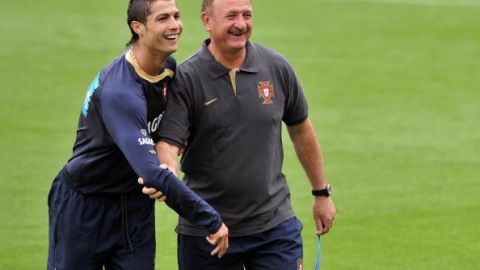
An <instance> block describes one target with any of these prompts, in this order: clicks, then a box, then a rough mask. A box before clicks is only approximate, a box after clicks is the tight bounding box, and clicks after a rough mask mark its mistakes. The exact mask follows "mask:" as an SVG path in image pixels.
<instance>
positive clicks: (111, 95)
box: [99, 54, 142, 102]
mask: <svg viewBox="0 0 480 270" xmlns="http://www.w3.org/2000/svg"><path fill="white" fill-rule="evenodd" d="M99 79H100V82H99V87H100V89H101V94H100V98H101V99H102V101H124V102H125V101H129V100H131V99H132V98H135V97H137V98H138V97H140V96H141V95H140V94H141V93H142V91H141V84H140V83H139V82H137V81H136V79H135V77H134V76H133V72H132V68H131V67H130V65H129V64H128V62H127V61H126V59H125V54H122V55H120V56H119V57H118V58H116V59H115V60H114V61H112V62H111V63H110V64H109V65H108V66H107V67H105V68H104V69H103V70H102V71H101V72H100V78H99Z"/></svg>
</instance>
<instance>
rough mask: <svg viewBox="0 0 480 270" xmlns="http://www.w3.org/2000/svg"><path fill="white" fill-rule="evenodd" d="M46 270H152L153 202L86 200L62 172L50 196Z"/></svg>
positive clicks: (137, 193) (134, 196)
mask: <svg viewBox="0 0 480 270" xmlns="http://www.w3.org/2000/svg"><path fill="white" fill-rule="evenodd" d="M48 207H49V251H48V261H47V270H54V269H55V270H64V269H65V270H76V269H78V270H102V269H106V270H117V269H118V270H120V269H122V270H123V269H125V270H127V269H128V270H131V269H138V270H153V269H154V259H155V216H154V215H155V212H154V200H152V199H150V198H149V197H148V196H146V195H144V194H143V193H142V192H141V189H140V187H139V189H136V190H134V191H131V192H129V193H126V194H121V195H120V194H119V195H109V194H102V195H100V194H96V195H84V194H82V193H80V192H78V191H77V190H76V189H75V187H74V186H73V185H72V184H71V183H70V182H69V180H68V179H67V175H66V173H65V172H64V171H63V170H62V171H61V172H60V173H59V175H58V176H57V177H56V178H55V180H54V182H53V184H52V187H51V189H50V193H49V196H48Z"/></svg>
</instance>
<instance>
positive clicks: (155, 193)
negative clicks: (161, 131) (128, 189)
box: [138, 141, 180, 202]
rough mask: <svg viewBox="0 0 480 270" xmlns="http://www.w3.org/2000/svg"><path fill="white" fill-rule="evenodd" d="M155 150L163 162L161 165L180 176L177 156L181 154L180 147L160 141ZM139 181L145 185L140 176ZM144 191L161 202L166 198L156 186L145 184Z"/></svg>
mask: <svg viewBox="0 0 480 270" xmlns="http://www.w3.org/2000/svg"><path fill="white" fill-rule="evenodd" d="M155 150H156V152H157V157H158V160H159V161H160V163H161V165H160V167H162V168H165V169H169V170H170V171H172V172H173V174H175V176H178V162H177V156H178V155H179V154H180V149H179V148H178V147H177V146H176V145H172V144H169V143H166V142H164V141H160V142H158V143H157V144H156V145H155ZM138 183H139V184H141V185H143V184H144V180H143V179H142V178H139V179H138ZM142 192H143V193H144V194H146V195H148V196H149V197H150V198H152V199H157V200H159V201H161V202H163V201H165V200H166V196H165V195H164V194H163V192H161V191H160V190H157V189H155V188H152V187H146V186H144V187H143V189H142Z"/></svg>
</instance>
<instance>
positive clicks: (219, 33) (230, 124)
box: [156, 0, 335, 270]
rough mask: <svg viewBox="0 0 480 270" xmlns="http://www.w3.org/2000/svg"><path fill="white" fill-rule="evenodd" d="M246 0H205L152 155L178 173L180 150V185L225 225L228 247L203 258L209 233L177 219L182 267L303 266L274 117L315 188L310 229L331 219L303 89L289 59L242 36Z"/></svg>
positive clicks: (247, 28) (246, 33) (289, 269)
mask: <svg viewBox="0 0 480 270" xmlns="http://www.w3.org/2000/svg"><path fill="white" fill-rule="evenodd" d="M252 17H253V11H252V3H251V0H221V1H220V0H204V1H203V6H202V13H201V18H202V22H203V24H204V26H205V29H206V30H207V31H208V33H209V35H210V38H209V39H207V40H206V41H205V43H204V44H203V47H202V48H201V49H200V50H199V51H198V52H197V53H196V54H194V55H193V56H192V57H190V58H189V59H188V60H186V61H185V62H184V63H182V64H180V65H179V67H178V71H177V76H176V79H175V80H174V84H173V85H172V88H173V90H172V94H171V97H170V100H169V104H168V105H167V110H166V113H165V115H164V117H163V120H162V123H161V124H160V129H159V130H158V134H159V138H160V142H159V143H158V144H157V146H156V148H157V152H158V154H159V158H160V160H161V162H162V163H167V164H168V166H169V167H170V168H171V169H172V170H176V166H177V165H176V155H177V154H178V152H179V151H180V150H181V149H183V148H185V152H184V154H183V156H182V170H183V171H184V172H185V182H186V184H187V185H188V186H189V187H190V188H191V189H192V190H194V191H195V192H196V193H197V194H199V195H200V196H201V197H202V198H204V199H205V200H206V201H207V202H209V203H210V204H211V205H212V206H214V207H215V209H217V210H218V211H219V213H220V214H221V216H222V218H223V220H224V221H225V223H226V224H227V225H228V227H229V234H230V239H229V243H230V247H229V250H228V252H227V254H226V255H225V256H224V257H223V258H222V259H218V258H215V257H211V256H205V255H204V253H205V252H206V251H207V250H208V244H207V245H206V244H205V243H203V242H202V239H203V237H204V236H205V235H207V234H208V232H207V231H205V230H204V229H203V228H201V227H199V226H197V225H195V224H192V223H191V222H189V221H188V220H186V219H184V218H180V222H179V225H178V227H177V230H178V233H179V235H178V243H179V244H178V260H179V265H180V269H182V270H193V269H195V270H202V269H205V270H216V269H223V270H225V269H228V270H240V269H244V268H245V269H247V270H254V269H255V270H256V269H262V270H264V269H272V270H273V269H275V270H278V269H282V270H293V269H302V268H301V265H302V252H303V251H302V239H301V230H302V225H301V223H300V221H299V220H297V219H296V218H295V214H294V212H293V210H292V207H291V205H290V193H289V189H288V186H287V182H286V178H285V176H284V175H283V173H282V171H281V170H282V163H283V149H282V141H281V126H282V121H283V122H285V123H286V125H287V128H288V131H289V133H290V137H291V139H292V141H293V144H294V147H295V150H296V152H297V156H298V158H299V160H300V162H301V164H302V166H303V167H304V169H305V171H306V174H307V176H308V178H309V180H310V182H311V185H312V188H313V191H312V193H313V194H314V195H315V197H314V199H313V216H314V220H315V222H316V226H317V233H318V234H324V233H327V232H328V231H329V230H330V228H331V227H332V224H333V219H334V217H335V206H334V204H333V201H332V198H331V197H330V186H329V185H327V183H326V181H325V177H324V170H323V162H322V157H321V153H320V146H319V144H318V142H317V139H316V135H315V132H314V129H313V127H312V124H311V122H310V120H309V119H308V112H307V103H306V100H305V97H304V95H303V92H302V89H301V86H300V84H299V82H298V80H297V78H296V76H295V74H294V72H293V70H292V68H291V66H290V65H289V64H288V62H287V60H286V59H285V58H284V57H283V56H281V55H280V54H278V53H276V52H274V51H273V50H270V49H267V48H264V47H262V46H260V45H258V44H256V43H254V42H251V41H249V37H250V34H251V32H252V27H253V24H252Z"/></svg>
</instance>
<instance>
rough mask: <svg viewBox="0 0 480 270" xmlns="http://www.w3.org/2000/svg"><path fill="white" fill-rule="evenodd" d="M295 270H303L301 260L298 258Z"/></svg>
mask: <svg viewBox="0 0 480 270" xmlns="http://www.w3.org/2000/svg"><path fill="white" fill-rule="evenodd" d="M297 270H303V259H302V258H298V260H297Z"/></svg>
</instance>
